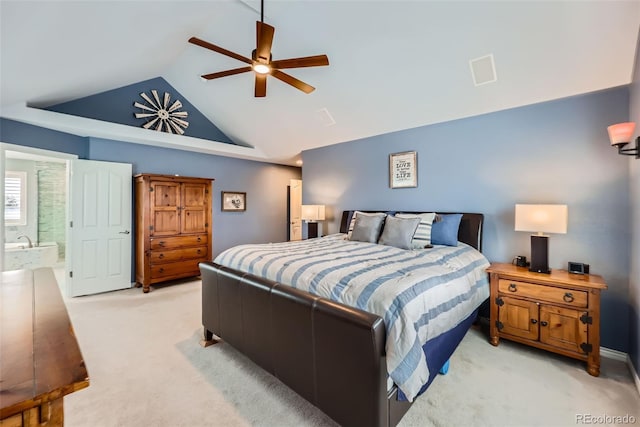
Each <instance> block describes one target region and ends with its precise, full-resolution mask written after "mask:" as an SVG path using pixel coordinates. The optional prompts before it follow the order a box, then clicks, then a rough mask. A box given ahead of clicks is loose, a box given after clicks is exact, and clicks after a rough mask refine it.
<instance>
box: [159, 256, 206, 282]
mask: <svg viewBox="0 0 640 427" xmlns="http://www.w3.org/2000/svg"><path fill="white" fill-rule="evenodd" d="M206 260H207V258H197V259H193V260H188V261H181V262H170V263H167V264H157V265H152V266H151V278H152V279H160V278H163V277H173V276H189V275H192V276H199V275H200V268H199V267H198V264H200V263H201V262H202V261H206Z"/></svg>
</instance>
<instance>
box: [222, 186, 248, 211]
mask: <svg viewBox="0 0 640 427" xmlns="http://www.w3.org/2000/svg"><path fill="white" fill-rule="evenodd" d="M246 210H247V193H242V192H239V191H223V192H222V211H223V212H244V211H246Z"/></svg>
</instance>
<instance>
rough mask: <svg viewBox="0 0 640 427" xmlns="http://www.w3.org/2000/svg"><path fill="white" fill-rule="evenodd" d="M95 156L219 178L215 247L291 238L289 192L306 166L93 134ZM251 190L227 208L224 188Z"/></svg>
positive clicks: (139, 167)
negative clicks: (234, 208)
mask: <svg viewBox="0 0 640 427" xmlns="http://www.w3.org/2000/svg"><path fill="white" fill-rule="evenodd" d="M89 158H90V159H91V160H103V161H111V162H126V163H131V164H133V173H134V174H136V173H161V174H169V175H174V174H178V175H182V176H196V177H203V178H214V179H215V182H214V183H213V188H214V191H213V252H214V255H217V254H218V253H220V252H221V251H223V250H224V249H227V248H230V247H232V246H235V245H238V244H242V243H267V242H282V241H285V240H286V239H287V231H288V222H287V194H288V185H289V180H290V179H300V168H297V167H290V166H281V165H274V164H270V163H261V162H254V161H249V160H240V159H233V158H230V157H220V156H213V155H207V154H201V153H194V152H190V151H182V150H173V149H169V148H159V147H151V146H148V145H140V144H129V143H126V142H119V141H111V140H106V139H99V138H91V151H90V154H89ZM222 190H224V191H243V192H246V193H247V210H246V211H245V212H222V211H221V201H220V192H221V191H222Z"/></svg>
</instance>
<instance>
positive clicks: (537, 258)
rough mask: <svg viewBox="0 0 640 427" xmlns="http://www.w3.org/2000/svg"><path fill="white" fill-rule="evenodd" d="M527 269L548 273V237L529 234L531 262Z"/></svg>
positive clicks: (549, 271)
mask: <svg viewBox="0 0 640 427" xmlns="http://www.w3.org/2000/svg"><path fill="white" fill-rule="evenodd" d="M529 271H533V272H534V273H545V274H550V273H551V270H550V269H549V237H548V236H531V264H530V266H529Z"/></svg>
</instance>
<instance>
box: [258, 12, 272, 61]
mask: <svg viewBox="0 0 640 427" xmlns="http://www.w3.org/2000/svg"><path fill="white" fill-rule="evenodd" d="M274 32H275V28H273V27H272V26H271V25H269V24H265V23H264V22H260V21H256V46H257V47H256V60H258V61H260V62H264V63H265V64H268V63H269V61H270V60H271V45H272V43H273V33H274Z"/></svg>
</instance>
